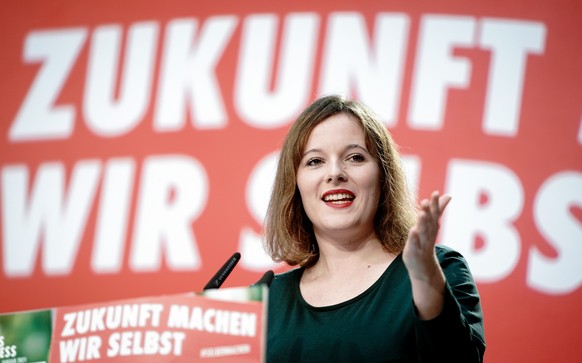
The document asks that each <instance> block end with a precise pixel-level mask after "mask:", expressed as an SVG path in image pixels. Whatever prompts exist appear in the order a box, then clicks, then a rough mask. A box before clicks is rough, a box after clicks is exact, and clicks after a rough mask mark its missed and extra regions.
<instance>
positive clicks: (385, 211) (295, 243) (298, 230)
mask: <svg viewBox="0 0 582 363" xmlns="http://www.w3.org/2000/svg"><path fill="white" fill-rule="evenodd" d="M338 113H345V114H348V115H350V116H352V117H353V118H354V119H355V120H357V121H359V122H360V123H361V125H362V128H363V130H364V134H365V135H366V143H367V145H366V146H367V148H368V150H369V151H370V153H371V154H372V156H374V158H376V160H377V162H378V166H379V168H380V189H381V192H380V199H379V203H378V209H377V211H376V216H375V218H374V228H375V231H376V234H377V236H378V238H379V239H380V241H381V242H382V244H383V245H384V247H385V248H386V250H387V251H389V252H391V253H400V252H401V251H402V249H403V248H404V244H405V243H406V239H407V237H408V231H409V230H410V228H412V226H413V225H414V224H415V223H416V210H415V207H414V204H413V203H412V201H411V199H410V196H409V193H408V187H407V182H406V176H405V173H404V169H403V167H402V164H401V160H400V154H399V152H398V147H397V145H396V143H395V142H394V140H393V139H392V136H391V135H390V133H389V132H388V130H387V129H386V127H385V126H384V125H383V124H382V123H381V122H380V121H379V119H378V117H377V116H376V115H374V113H373V112H371V110H370V109H369V108H368V107H366V106H365V105H364V104H363V103H361V102H359V101H355V100H346V99H344V98H343V97H341V96H337V95H331V96H325V97H321V98H319V99H317V100H315V101H314V102H313V103H312V104H311V105H309V106H308V107H307V108H306V109H305V110H304V111H303V112H302V113H301V114H300V115H299V117H298V118H297V120H296V121H295V122H294V123H293V125H292V126H291V128H290V130H289V132H288V133H287V136H286V138H285V141H284V143H283V147H282V150H281V154H280V156H279V162H278V166H277V172H276V175H275V182H274V184H273V190H272V193H271V199H270V201H269V206H268V209H267V217H266V220H265V241H264V242H265V249H266V251H267V253H268V254H269V255H270V256H271V258H273V260H274V261H277V262H282V261H283V262H286V263H288V264H290V265H302V266H306V267H308V266H311V265H313V264H314V263H315V262H316V261H317V259H318V257H319V255H318V252H317V250H318V249H317V241H316V240H315V235H314V233H313V226H312V224H311V221H310V220H309V219H308V218H307V215H306V214H305V211H304V209H303V204H302V202H301V195H300V194H299V190H298V189H297V169H298V167H299V163H300V161H301V157H302V153H303V150H304V148H305V145H306V143H307V139H308V137H309V135H310V133H311V130H313V128H314V127H315V126H317V125H318V124H319V123H321V122H322V121H324V120H325V119H327V118H329V117H330V116H333V115H335V114H338Z"/></svg>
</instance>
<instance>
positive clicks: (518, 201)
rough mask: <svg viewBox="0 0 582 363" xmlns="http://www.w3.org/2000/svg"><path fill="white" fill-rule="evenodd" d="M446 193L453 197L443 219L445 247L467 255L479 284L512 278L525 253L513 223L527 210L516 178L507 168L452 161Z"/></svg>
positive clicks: (521, 189) (490, 164) (488, 164)
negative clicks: (477, 243) (478, 241)
mask: <svg viewBox="0 0 582 363" xmlns="http://www.w3.org/2000/svg"><path fill="white" fill-rule="evenodd" d="M446 190H447V193H450V194H451V195H452V196H453V197H454V198H453V200H452V201H451V204H450V205H449V206H448V207H447V211H446V213H445V215H444V216H443V227H442V241H443V243H444V244H446V245H449V246H451V247H453V248H455V249H457V250H458V251H459V252H460V253H462V254H463V255H464V256H465V257H466V259H467V261H468V263H469V265H470V266H471V268H472V270H473V274H474V275H475V279H476V280H478V281H484V282H494V281H498V280H501V279H503V278H504V277H506V276H507V275H509V274H510V273H511V272H512V271H513V269H514V268H515V266H516V264H517V262H518V260H519V254H520V249H521V242H520V236H519V233H518V231H517V230H516V228H515V227H514V226H513V224H512V223H513V221H514V220H515V219H516V218H517V217H518V216H519V214H520V213H521V210H522V208H523V188H522V186H521V183H520V181H519V179H518V178H517V176H516V175H515V174H514V173H513V172H512V171H511V170H509V169H507V168H506V167H504V166H503V165H499V164H492V163H485V162H475V161H465V160H453V161H451V162H450V164H449V170H448V177H447V186H446ZM477 237H480V238H482V240H483V241H484V246H482V247H481V248H476V247H475V241H476V238H477Z"/></svg>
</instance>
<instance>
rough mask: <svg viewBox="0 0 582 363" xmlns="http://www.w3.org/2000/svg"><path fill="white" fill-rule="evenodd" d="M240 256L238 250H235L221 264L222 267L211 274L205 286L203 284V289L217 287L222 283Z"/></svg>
mask: <svg viewBox="0 0 582 363" xmlns="http://www.w3.org/2000/svg"><path fill="white" fill-rule="evenodd" d="M240 257H241V256H240V253H239V252H235V253H234V254H233V255H232V256H231V257H230V258H229V259H228V260H227V261H226V262H225V263H224V265H222V267H221V268H220V269H219V270H218V271H217V272H216V274H214V276H212V278H211V279H210V281H208V283H207V284H206V286H204V290H208V289H218V288H219V287H220V286H221V285H222V283H223V282H224V280H226V278H227V277H228V275H230V273H231V272H232V270H233V269H234V266H236V264H237V263H238V261H239V260H240Z"/></svg>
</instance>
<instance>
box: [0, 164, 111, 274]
mask: <svg viewBox="0 0 582 363" xmlns="http://www.w3.org/2000/svg"><path fill="white" fill-rule="evenodd" d="M100 169H101V166H100V164H99V162H97V161H80V162H78V163H77V164H76V165H75V168H74V170H73V175H72V177H71V180H70V183H69V187H68V189H69V192H68V193H66V190H65V171H64V167H63V165H62V164H58V163H47V164H43V165H41V166H40V168H39V170H38V171H37V175H36V180H35V182H34V187H33V188H32V192H31V197H30V199H28V200H27V198H26V193H27V191H28V170H27V168H26V167H25V166H23V165H16V166H7V167H4V168H3V169H2V217H3V220H2V225H3V228H4V229H3V236H2V240H3V246H4V250H3V253H2V256H3V257H4V264H3V265H4V270H5V273H6V275H8V276H30V275H31V274H32V273H33V272H34V271H33V270H34V265H35V263H36V257H37V255H38V251H39V249H40V242H41V241H42V242H44V246H43V249H42V251H43V259H42V262H43V270H44V272H45V273H46V274H48V275H63V274H68V273H69V272H70V271H71V269H72V268H73V265H74V264H75V258H76V256H77V250H78V248H79V244H80V240H81V236H82V233H83V230H84V228H85V224H86V220H87V215H88V214H89V211H90V210H91V206H92V203H93V198H94V195H95V190H96V186H97V183H98V180H99V173H100ZM43 232H44V235H43V234H42V233H43Z"/></svg>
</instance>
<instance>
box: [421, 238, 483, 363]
mask: <svg viewBox="0 0 582 363" xmlns="http://www.w3.org/2000/svg"><path fill="white" fill-rule="evenodd" d="M437 257H438V259H439V263H440V265H441V268H442V269H443V271H444V274H445V277H446V280H447V281H446V285H445V291H444V298H445V299H444V306H443V310H442V312H441V313H440V314H439V315H438V316H437V317H436V318H434V319H432V320H427V321H423V320H420V319H417V322H416V331H417V334H416V339H417V347H418V349H419V362H464V363H473V362H476V363H480V362H483V355H484V352H485V331H484V328H483V312H482V310H481V303H480V298H479V292H478V291H477V286H476V285H475V282H474V280H473V277H472V275H471V272H470V270H469V266H468V265H467V262H466V261H465V259H464V258H463V256H462V255H461V254H459V253H458V252H456V251H454V250H452V249H450V248H448V247H445V246H441V245H438V246H437Z"/></svg>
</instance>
